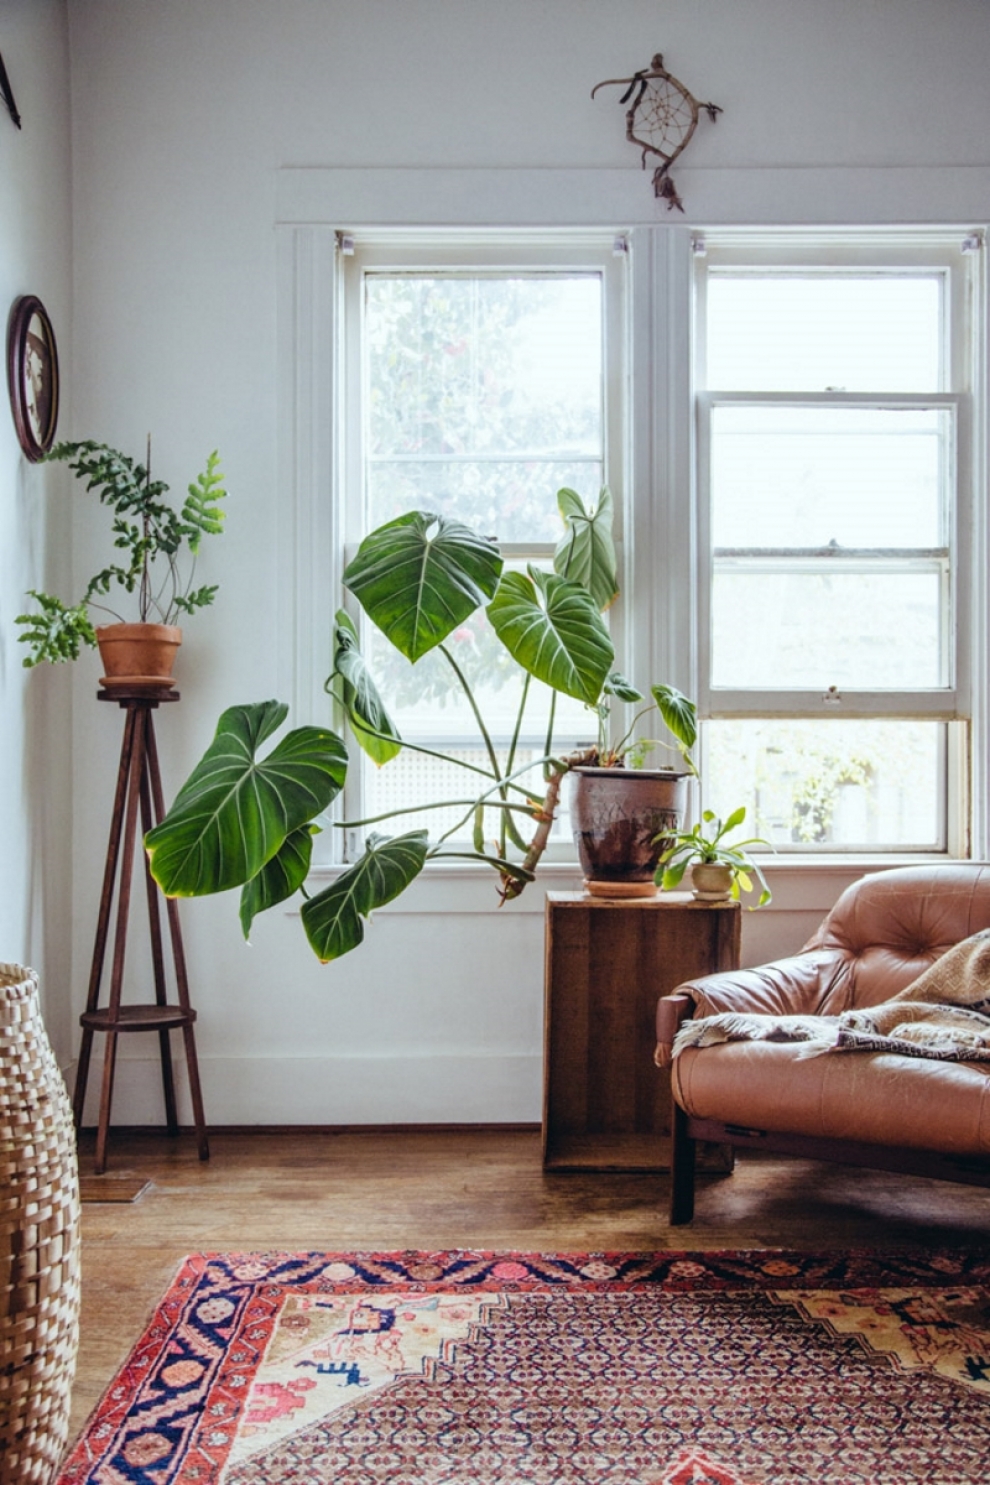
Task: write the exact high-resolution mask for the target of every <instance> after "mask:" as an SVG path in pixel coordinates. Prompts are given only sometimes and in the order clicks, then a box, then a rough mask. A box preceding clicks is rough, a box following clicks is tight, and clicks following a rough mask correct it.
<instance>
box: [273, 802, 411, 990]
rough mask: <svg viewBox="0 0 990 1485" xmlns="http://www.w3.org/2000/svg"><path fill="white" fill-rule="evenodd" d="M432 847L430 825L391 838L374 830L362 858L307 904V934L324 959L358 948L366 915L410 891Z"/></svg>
mask: <svg viewBox="0 0 990 1485" xmlns="http://www.w3.org/2000/svg"><path fill="white" fill-rule="evenodd" d="M426 846H427V833H426V831H425V830H410V831H409V833H408V834H407V835H396V836H393V837H392V838H391V839H389V838H386V837H383V836H380V835H370V836H369V837H368V841H367V844H366V846H365V852H364V855H363V856H362V857H361V859H360V861H356V862H355V863H354V865H353V866H351V867H349V868H348V869H347V871H345V872H342V873H341V875H340V876H339V877H338V878H337V880H336V881H335V882H334V883H332V885H331V886H329V887H327V888H325V889H324V891H322V892H320V893H318V894H317V895H316V896H315V897H311V898H309V900H308V901H307V902H305V903H303V908H302V921H303V928H304V929H305V930H306V937H307V938H308V939H309V942H310V945H311V946H312V948H313V949H314V950H315V951H316V954H317V955H318V957H319V958H320V960H321V961H322V962H323V963H324V964H326V963H327V962H328V961H329V960H331V959H339V958H340V956H341V955H342V954H347V953H349V952H350V950H351V949H356V948H357V946H358V944H359V943H361V941H362V940H363V938H364V923H363V922H362V919H363V918H366V917H367V916H368V914H369V913H371V912H372V911H373V910H374V909H375V908H377V907H383V906H384V904H385V903H386V902H391V901H392V899H393V897H398V895H399V893H400V892H404V891H405V889H406V888H407V887H408V886H409V883H410V882H411V881H413V879H414V878H415V877H417V876H418V875H419V873H420V872H421V871H422V870H423V865H424V863H425V861H426Z"/></svg>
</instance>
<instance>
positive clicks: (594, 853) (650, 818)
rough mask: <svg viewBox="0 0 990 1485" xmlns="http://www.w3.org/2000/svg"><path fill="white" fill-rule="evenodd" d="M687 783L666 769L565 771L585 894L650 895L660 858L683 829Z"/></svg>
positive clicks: (582, 769)
mask: <svg viewBox="0 0 990 1485" xmlns="http://www.w3.org/2000/svg"><path fill="white" fill-rule="evenodd" d="M688 778H689V775H688V774H686V773H677V772H675V771H674V770H672V769H653V768H575V769H572V770H571V780H572V783H571V823H572V825H573V828H574V841H575V844H576V845H577V850H578V857H579V859H580V862H581V867H582V870H583V871H584V875H585V885H586V886H587V889H588V891H589V892H591V893H592V894H593V895H595V896H600V897H651V896H652V895H653V893H654V892H655V891H656V887H655V885H654V881H653V876H654V873H655V871H656V869H657V863H658V861H659V859H660V855H661V852H662V851H664V850H665V849H666V848H667V847H668V846H669V845H672V844H673V837H674V835H675V834H676V832H677V831H678V830H680V829H681V828H682V826H683V823H684V814H685V810H686V808H687V781H688Z"/></svg>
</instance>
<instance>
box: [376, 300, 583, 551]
mask: <svg viewBox="0 0 990 1485" xmlns="http://www.w3.org/2000/svg"><path fill="white" fill-rule="evenodd" d="M365 338H366V340H365V343H366V349H367V373H366V374H367V421H366V427H367V435H366V438H367V449H366V454H367V457H366V495H367V512H368V513H367V520H368V524H369V526H372V527H374V526H377V525H379V524H380V523H381V522H382V521H385V520H388V519H389V518H390V517H391V516H393V515H394V514H395V513H396V510H397V508H399V509H401V508H402V507H403V502H404V501H405V500H407V499H409V498H412V499H414V500H415V502H416V503H417V504H420V505H421V504H423V503H424V502H425V504H426V506H427V508H430V509H437V508H442V509H443V510H444V511H445V513H447V514H450V515H454V516H456V517H458V519H461V520H464V521H466V522H467V523H468V524H472V523H474V524H477V523H479V522H480V524H481V525H482V527H483V528H484V529H486V530H492V531H496V530H497V532H498V534H499V536H501V537H502V539H503V540H509V541H517V540H528V539H533V538H536V537H545V534H546V533H545V523H546V513H547V511H548V510H549V512H550V520H551V525H552V522H553V509H554V504H553V497H554V493H555V491H556V489H557V488H559V484H561V483H570V482H571V481H572V480H574V479H575V478H578V479H580V485H581V488H583V489H591V490H593V491H595V492H597V490H598V489H599V488H600V486H601V484H602V469H603V447H604V422H603V406H602V404H603V396H602V285H601V278H600V275H598V274H571V275H568V274H555V275H553V276H544V275H539V274H534V275H525V276H524V275H518V274H516V275H480V276H462V275H457V274H445V275H440V274H425V275H424V274H397V275H388V274H371V275H369V276H368V277H367V278H366V280H365ZM381 461H387V462H386V464H385V467H381V468H380V467H379V465H380V462H381ZM402 464H407V465H408V466H409V467H408V469H407V471H405V473H403V472H402V471H401V470H400V468H399V466H400V465H402ZM558 471H559V473H558ZM562 476H563V477H562ZM543 477H545V478H546V480H547V484H546V485H545V486H544V487H543V489H542V491H540V490H539V488H538V485H539V480H540V479H541V478H543ZM403 482H405V488H401V486H402V485H403ZM397 486H398V487H400V488H397ZM411 491H414V492H415V494H409V493H407V492H411ZM405 508H408V506H405ZM517 522H518V524H516V523H517ZM556 534H557V533H556V530H555V529H552V530H551V532H550V536H549V537H548V538H546V539H552V537H554V536H556Z"/></svg>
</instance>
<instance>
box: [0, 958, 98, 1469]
mask: <svg viewBox="0 0 990 1485" xmlns="http://www.w3.org/2000/svg"><path fill="white" fill-rule="evenodd" d="M78 1333H79V1175H78V1167H77V1164H76V1145H75V1135H74V1132H73V1127H72V1110H71V1107H70V1105H69V1098H68V1094H67V1093H66V1090H65V1084H64V1083H63V1081H62V1075H61V1073H60V1072H59V1070H58V1065H57V1063H56V1061H55V1058H54V1055H53V1053H52V1049H51V1047H50V1045H49V1042H48V1037H47V1035H46V1034H45V1028H44V1026H43V1024H42V1021H41V1013H40V1010H39V1006H38V977H37V975H36V974H35V972H34V971H33V970H30V969H22V968H21V967H20V966H19V965H16V964H0V1481H2V1482H3V1485H22V1482H27V1481H31V1482H32V1485H33V1482H38V1485H48V1482H49V1481H50V1480H51V1479H52V1476H53V1475H54V1473H55V1471H56V1469H57V1466H58V1464H59V1461H60V1460H61V1458H62V1454H63V1452H64V1450H65V1445H66V1441H67V1437H68V1425H69V1401H70V1392H71V1388H72V1376H73V1372H74V1371H75V1364H76V1345H77V1341H78Z"/></svg>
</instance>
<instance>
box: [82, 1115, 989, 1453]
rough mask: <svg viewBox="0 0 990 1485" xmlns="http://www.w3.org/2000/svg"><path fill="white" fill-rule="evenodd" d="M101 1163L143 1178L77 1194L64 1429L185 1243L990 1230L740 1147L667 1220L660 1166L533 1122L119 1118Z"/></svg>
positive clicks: (722, 1241) (983, 1234) (930, 1236)
mask: <svg viewBox="0 0 990 1485" xmlns="http://www.w3.org/2000/svg"><path fill="white" fill-rule="evenodd" d="M80 1167H81V1170H82V1172H83V1174H84V1175H86V1174H87V1173H88V1172H89V1171H90V1170H91V1169H92V1143H91V1140H90V1139H89V1138H88V1137H87V1136H86V1135H84V1136H83V1139H82V1142H81V1149H80ZM107 1175H108V1177H118V1178H119V1177H120V1176H124V1175H127V1176H134V1177H137V1178H142V1179H147V1180H148V1181H149V1182H150V1185H149V1187H148V1189H147V1190H146V1191H145V1192H144V1194H143V1195H142V1196H140V1197H139V1198H138V1199H137V1200H136V1201H134V1202H132V1203H131V1204H119V1203H113V1204H108V1203H103V1202H99V1203H95V1204H94V1203H92V1202H89V1201H87V1202H86V1203H85V1204H84V1206H83V1223H82V1228H83V1309H82V1335H81V1345H80V1352H79V1363H78V1369H77V1374H76V1386H75V1391H74V1394H73V1414H72V1430H73V1434H75V1433H76V1432H77V1431H78V1430H79V1429H80V1428H81V1427H82V1425H83V1423H84V1422H85V1420H86V1418H87V1416H88V1415H89V1413H90V1411H91V1410H92V1408H93V1407H94V1406H95V1405H96V1403H97V1401H98V1400H99V1398H100V1396H101V1394H102V1392H103V1390H104V1388H105V1387H106V1385H107V1383H108V1382H109V1381H110V1379H111V1377H112V1376H113V1374H114V1372H115V1371H116V1369H117V1368H118V1367H119V1365H120V1363H121V1362H122V1361H123V1359H124V1357H125V1356H126V1355H127V1353H128V1351H129V1350H130V1347H131V1346H132V1344H133V1343H134V1341H135V1340H136V1339H137V1337H138V1335H139V1334H140V1332H141V1330H142V1328H143V1326H144V1324H145V1321H146V1320H147V1318H148V1314H149V1312H150V1310H151V1309H152V1307H153V1305H154V1303H155V1301H156V1300H157V1299H158V1297H159V1296H160V1295H161V1294H162V1293H163V1291H164V1290H165V1288H166V1286H167V1285H168V1283H169V1280H170V1279H171V1278H172V1276H173V1274H174V1272H175V1270H176V1267H177V1265H178V1263H179V1261H180V1259H181V1258H182V1257H183V1256H184V1255H185V1254H186V1253H190V1252H198V1251H229V1250H232V1249H233V1250H238V1251H246V1250H263V1249H283V1250H291V1251H301V1250H307V1249H314V1250H318V1251H333V1250H346V1249H365V1250H372V1249H378V1250H390V1249H403V1248H486V1249H503V1250H504V1249H512V1250H515V1251H519V1252H526V1251H528V1252H534V1251H555V1250H556V1251H583V1252H587V1251H589V1250H590V1251H593V1252H601V1251H603V1250H612V1251H623V1250H624V1251H638V1252H642V1251H655V1250H657V1249H664V1248H676V1249H682V1250H683V1249H691V1248H695V1249H713V1248H753V1247H761V1248H762V1247H796V1248H809V1249H822V1248H845V1247H863V1246H865V1247H888V1248H889V1247H906V1246H912V1245H924V1246H931V1245H947V1246H953V1247H975V1246H981V1247H982V1246H985V1245H986V1243H987V1242H988V1240H990V1192H987V1191H983V1190H979V1189H976V1188H971V1187H964V1186H953V1185H949V1184H947V1183H943V1182H935V1181H927V1180H922V1179H920V1178H917V1177H911V1178H909V1177H904V1176H895V1175H887V1174H885V1173H880V1172H875V1171H855V1170H848V1169H840V1168H839V1167H836V1166H822V1165H815V1164H813V1163H811V1162H803V1161H787V1160H777V1161H771V1160H765V1159H764V1160H755V1159H752V1158H748V1157H747V1158H746V1159H744V1160H741V1161H739V1162H738V1163H737V1166H736V1170H735V1172H734V1174H732V1175H722V1176H707V1177H701V1178H700V1180H699V1188H700V1190H699V1196H698V1203H697V1216H696V1218H695V1221H694V1224H693V1225H692V1226H691V1227H689V1228H684V1227H680V1228H674V1229H671V1228H669V1227H668V1226H667V1222H666V1202H667V1177H665V1176H651V1175H603V1174H597V1173H590V1172H586V1173H577V1172H559V1173H552V1174H545V1173H544V1171H543V1168H542V1163H541V1157H540V1137H539V1134H538V1133H537V1132H534V1131H530V1130H459V1131H446V1130H445V1131H439V1132H437V1131H422V1132H417V1131H402V1132H398V1133H381V1132H348V1133H338V1134H334V1133H320V1134H311V1133H305V1134H303V1133H298V1134H296V1133H292V1132H283V1133H278V1134H270V1133H269V1134H226V1135H224V1134H213V1135H212V1137H211V1159H210V1160H209V1162H207V1163H200V1161H199V1160H198V1159H197V1158H196V1149H195V1144H194V1141H193V1140H192V1138H191V1137H189V1136H181V1137H180V1138H179V1139H177V1140H169V1139H168V1138H167V1137H165V1136H159V1135H144V1134H129V1133H121V1132H118V1131H114V1132H113V1135H112V1138H111V1143H110V1165H109V1169H108V1172H107ZM88 1184H89V1185H90V1186H91V1185H92V1183H91V1182H90V1183H88ZM112 1184H113V1183H112V1182H111V1181H108V1182H107V1185H108V1187H110V1186H111V1185H112Z"/></svg>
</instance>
